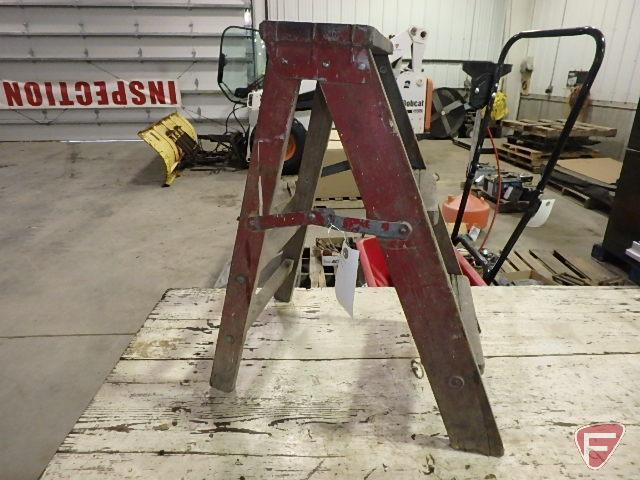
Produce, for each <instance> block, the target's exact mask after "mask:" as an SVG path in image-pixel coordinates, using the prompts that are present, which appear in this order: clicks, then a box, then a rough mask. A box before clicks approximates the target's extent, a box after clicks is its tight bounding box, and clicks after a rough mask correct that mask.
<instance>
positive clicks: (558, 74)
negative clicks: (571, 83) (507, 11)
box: [528, 0, 640, 105]
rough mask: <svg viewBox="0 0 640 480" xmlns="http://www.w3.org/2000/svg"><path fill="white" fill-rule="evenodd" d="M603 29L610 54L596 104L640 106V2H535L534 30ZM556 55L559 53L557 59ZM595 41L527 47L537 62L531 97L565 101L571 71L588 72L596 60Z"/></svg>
mask: <svg viewBox="0 0 640 480" xmlns="http://www.w3.org/2000/svg"><path fill="white" fill-rule="evenodd" d="M580 25H591V26H594V27H598V28H600V29H601V30H602V31H603V33H604V35H605V38H606V41H607V53H606V56H605V60H604V63H603V65H602V69H601V70H600V73H599V75H598V78H597V79H596V82H595V84H594V86H593V90H592V95H591V96H592V98H594V99H596V100H603V101H613V102H629V103H631V104H634V105H635V104H636V103H637V102H638V98H639V97H640V28H639V27H638V26H639V25H640V2H639V1H637V0H564V1H559V0H535V5H534V9H533V18H532V23H531V27H532V28H535V29H538V28H551V27H559V26H564V27H575V26H580ZM556 52H557V53H556ZM593 52H594V47H593V41H592V40H591V39H587V38H565V39H562V40H560V41H559V42H558V40H535V41H531V42H529V49H528V55H530V56H533V60H534V70H533V76H532V78H531V93H535V94H544V93H545V90H546V89H547V87H549V85H552V86H553V93H552V94H553V95H560V96H564V95H566V94H567V93H568V89H567V88H566V82H567V74H568V72H569V71H570V70H578V69H585V70H586V69H587V68H588V67H589V65H590V63H591V60H592V59H593Z"/></svg>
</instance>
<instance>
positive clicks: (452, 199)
mask: <svg viewBox="0 0 640 480" xmlns="http://www.w3.org/2000/svg"><path fill="white" fill-rule="evenodd" d="M461 199H462V195H456V196H453V195H449V198H448V200H447V201H446V202H444V203H443V204H442V216H443V217H444V220H445V222H447V223H454V222H455V221H456V216H457V215H458V210H460V200H461ZM490 210H491V208H490V207H489V204H488V203H487V202H486V201H485V200H484V199H482V198H478V197H474V196H473V195H469V199H468V200H467V206H466V208H465V209H464V215H463V216H462V221H463V222H464V223H465V224H466V225H467V230H470V229H471V227H472V226H474V225H476V226H477V227H479V228H482V229H484V228H486V226H487V223H489V211H490Z"/></svg>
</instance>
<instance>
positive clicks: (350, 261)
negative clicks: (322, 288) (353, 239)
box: [336, 245, 360, 318]
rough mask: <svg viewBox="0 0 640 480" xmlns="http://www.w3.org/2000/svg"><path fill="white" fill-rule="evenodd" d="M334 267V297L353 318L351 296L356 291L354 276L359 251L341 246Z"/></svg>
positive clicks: (356, 274)
mask: <svg viewBox="0 0 640 480" xmlns="http://www.w3.org/2000/svg"><path fill="white" fill-rule="evenodd" d="M338 258H339V260H338V266H337V267H336V298H337V299H338V302H339V303H340V305H342V308H344V309H345V311H346V312H347V313H348V314H349V316H351V318H353V298H354V296H355V293H356V278H357V277H358V260H359V258H360V252H359V251H358V250H354V249H352V248H349V247H347V246H346V245H343V246H342V253H341V255H340V257H338Z"/></svg>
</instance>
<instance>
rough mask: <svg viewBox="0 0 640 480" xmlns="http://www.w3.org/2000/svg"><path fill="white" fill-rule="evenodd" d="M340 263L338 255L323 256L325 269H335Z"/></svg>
mask: <svg viewBox="0 0 640 480" xmlns="http://www.w3.org/2000/svg"><path fill="white" fill-rule="evenodd" d="M339 261H340V257H339V256H338V255H322V266H323V267H335V266H336V265H338V262H339Z"/></svg>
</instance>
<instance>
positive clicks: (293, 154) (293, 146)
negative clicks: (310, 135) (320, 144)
mask: <svg viewBox="0 0 640 480" xmlns="http://www.w3.org/2000/svg"><path fill="white" fill-rule="evenodd" d="M306 139H307V129H306V128H304V125H303V124H302V123H300V122H299V121H298V120H296V119H295V118H294V119H293V123H292V124H291V132H290V133H289V144H288V145H287V150H286V153H285V156H284V164H283V165H282V174H283V175H297V174H298V172H299V171H300V163H301V162H302V151H303V150H304V142H305V140H306Z"/></svg>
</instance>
